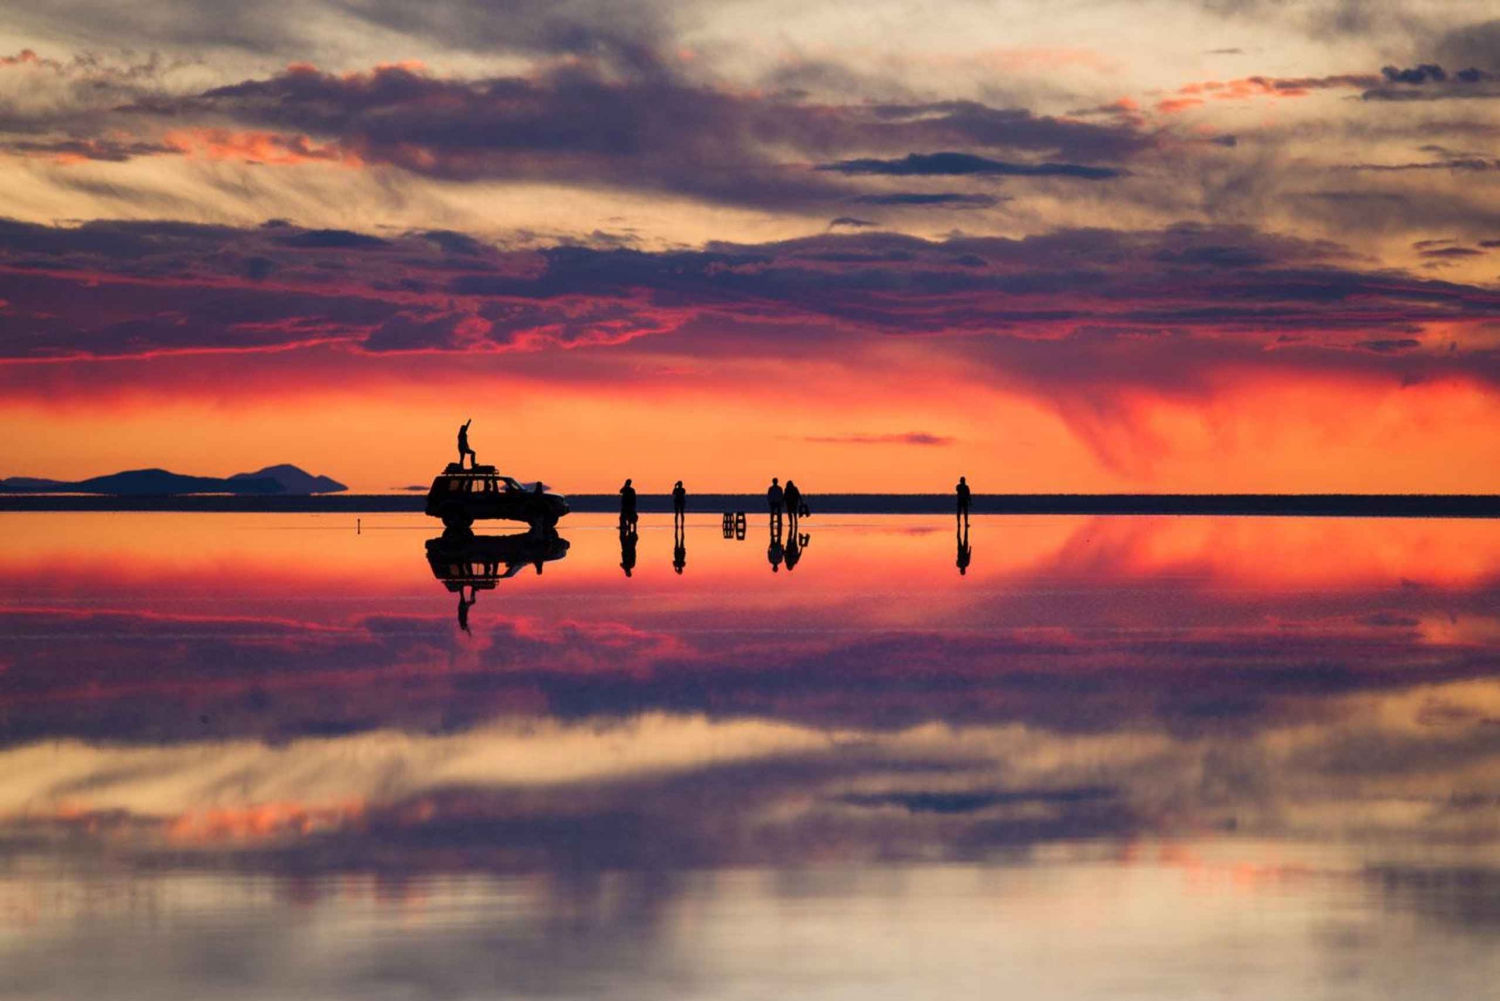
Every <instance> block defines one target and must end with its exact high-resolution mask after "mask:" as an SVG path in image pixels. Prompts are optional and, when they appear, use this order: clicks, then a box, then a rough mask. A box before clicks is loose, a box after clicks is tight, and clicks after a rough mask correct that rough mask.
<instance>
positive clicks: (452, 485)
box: [427, 462, 568, 528]
mask: <svg viewBox="0 0 1500 1001" xmlns="http://www.w3.org/2000/svg"><path fill="white" fill-rule="evenodd" d="M427 513H428V514H430V515H431V516H432V517H434V518H441V519H443V526H444V527H445V528H468V527H469V526H470V525H472V524H473V523H474V522H476V521H479V520H482V519H488V518H502V519H505V520H508V521H524V522H526V524H528V525H530V526H531V527H533V528H555V527H556V526H557V519H559V518H561V517H562V516H563V515H565V514H567V513H568V500H567V498H566V497H563V496H562V495H561V494H555V493H552V492H551V491H549V490H544V489H543V488H542V485H541V484H540V483H538V484H536V485H535V486H533V487H532V488H531V489H527V488H526V487H524V486H522V485H521V484H519V483H517V482H516V481H515V480H513V479H511V478H510V477H509V476H501V475H500V474H499V473H497V472H495V467H494V466H475V467H473V468H472V469H463V468H461V467H460V466H459V464H458V463H456V462H450V463H448V468H447V469H445V470H443V472H442V474H441V475H439V476H438V477H437V478H436V479H434V480H433V481H432V489H431V490H429V491H428V492H427Z"/></svg>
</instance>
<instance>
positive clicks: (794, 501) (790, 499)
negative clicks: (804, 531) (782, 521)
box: [784, 480, 802, 570]
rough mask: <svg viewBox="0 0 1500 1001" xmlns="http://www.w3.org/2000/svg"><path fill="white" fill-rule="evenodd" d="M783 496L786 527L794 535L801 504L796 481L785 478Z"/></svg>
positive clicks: (799, 491)
mask: <svg viewBox="0 0 1500 1001" xmlns="http://www.w3.org/2000/svg"><path fill="white" fill-rule="evenodd" d="M784 497H785V500H786V518H787V522H788V524H787V527H788V528H789V529H790V530H791V533H792V535H793V536H795V535H796V534H797V518H798V512H799V510H800V508H801V506H802V491H801V490H798V489H797V484H796V483H794V482H793V481H791V480H787V481H786V493H785V495H784ZM787 569H788V570H790V569H791V567H787Z"/></svg>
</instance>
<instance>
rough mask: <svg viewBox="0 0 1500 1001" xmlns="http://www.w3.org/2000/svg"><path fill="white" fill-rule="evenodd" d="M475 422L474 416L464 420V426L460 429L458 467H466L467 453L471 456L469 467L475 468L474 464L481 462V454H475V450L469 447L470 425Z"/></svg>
mask: <svg viewBox="0 0 1500 1001" xmlns="http://www.w3.org/2000/svg"><path fill="white" fill-rule="evenodd" d="M473 423H474V418H472V417H470V418H469V419H468V420H466V421H464V423H463V426H462V427H460V428H459V429H458V468H459V469H462V468H464V456H466V455H467V456H468V457H469V468H470V469H473V468H474V466H475V465H477V464H478V462H479V456H477V455H475V454H474V450H473V449H472V448H470V447H469V425H470V424H473Z"/></svg>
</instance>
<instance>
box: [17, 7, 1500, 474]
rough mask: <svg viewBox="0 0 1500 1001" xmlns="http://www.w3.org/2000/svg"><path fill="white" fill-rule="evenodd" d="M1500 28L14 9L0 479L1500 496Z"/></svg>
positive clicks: (592, 12) (675, 11)
mask: <svg viewBox="0 0 1500 1001" xmlns="http://www.w3.org/2000/svg"><path fill="white" fill-rule="evenodd" d="M1485 6H1486V5H1484V4H1482V3H1475V2H1473V0H1409V2H1399V3H1398V2H1394V0H1392V2H1377V0H1368V2H1362V0H1305V2H1304V0H1298V2H1293V0H1154V2H1139V3H1138V2H1127V0H1048V2H1042V0H992V2H953V3H949V4H945V5H930V4H912V3H907V2H892V0H867V2H863V3H860V4H857V5H856V4H831V3H824V4H806V3H792V2H787V0H719V2H714V3H705V2H701V0H684V2H677V3H666V2H657V0H612V2H605V0H429V2H424V3H420V4H416V3H411V2H409V0H296V2H293V0H232V2H230V0H196V2H193V0H138V2H133V3H120V2H117V0H115V2H105V0H48V2H46V3H36V2H31V3H26V2H23V3H19V4H10V5H7V6H6V8H5V9H4V10H3V11H0V476H16V475H23V476H51V477H59V478H80V477H85V476H91V475H96V474H101V473H108V472H113V471H116V470H119V469H127V468H139V467H143V466H164V467H167V468H170V469H173V470H176V471H179V472H185V473H198V474H206V475H225V474H230V473H234V472H239V471H243V470H251V469H257V468H260V467H262V466H265V465H268V464H271V463H276V462H293V463H296V464H298V465H300V466H302V467H304V468H306V469H308V470H310V471H312V472H316V473H324V474H327V475H330V476H333V477H335V478H337V479H339V480H341V481H343V482H345V483H347V484H349V485H350V487H351V488H353V489H355V490H359V491H385V490H389V489H392V488H399V487H404V486H407V485H412V484H425V483H426V482H428V481H429V480H430V478H431V476H432V475H433V473H435V472H436V471H437V470H438V469H439V468H440V467H441V465H442V464H443V463H444V462H447V461H449V460H450V459H451V458H452V457H453V454H454V453H453V433H454V431H455V429H456V426H457V425H458V424H459V423H460V422H461V421H462V420H463V419H465V418H468V417H472V418H473V419H474V426H473V429H472V432H471V436H472V441H473V444H474V446H475V448H476V449H477V450H478V452H479V457H480V460H481V461H488V462H495V463H497V464H499V465H500V466H501V467H502V468H503V469H504V470H506V471H508V472H512V473H514V474H515V475H517V476H518V477H520V478H523V479H532V478H538V477H540V478H544V479H546V480H547V481H548V482H549V483H552V484H554V485H555V486H557V487H558V488H559V489H562V490H564V491H575V492H588V491H599V490H609V489H614V488H615V487H616V486H618V484H619V481H620V480H621V479H623V478H624V477H625V476H633V477H635V479H636V480H637V484H638V485H639V486H641V487H643V488H644V490H646V491H648V492H662V491H665V490H666V489H668V488H670V486H671V482H672V481H673V480H675V479H678V478H683V479H685V480H687V481H688V484H689V487H690V489H697V490H705V491H706V490H752V489H757V488H759V487H761V486H762V485H763V484H764V483H765V481H766V480H767V479H768V478H769V477H770V476H772V475H780V476H783V477H785V476H787V475H792V476H795V477H796V478H797V479H798V481H799V482H800V483H803V484H805V486H806V489H808V490H810V491H812V492H818V491H833V490H858V491H865V490H868V491H895V492H924V491H937V490H945V489H948V488H950V487H951V485H952V483H953V481H954V480H955V479H956V477H957V476H958V475H959V474H960V473H964V474H966V475H968V477H969V479H970V480H971V481H972V482H973V483H974V484H975V486H976V489H978V490H980V491H982V492H1005V491H1012V490H1014V491H1079V492H1090V491H1114V490H1145V491H1157V490H1160V491H1173V490H1180V491H1321V490H1334V491H1354V492H1363V491H1393V492H1456V491H1472V492H1489V491H1497V490H1500V433H1497V432H1500V393H1497V386H1500V20H1489V21H1483V20H1482V19H1483V16H1484V14H1485ZM1489 13H1491V14H1494V13H1496V12H1495V10H1494V9H1493V8H1492V9H1491V10H1490V11H1489Z"/></svg>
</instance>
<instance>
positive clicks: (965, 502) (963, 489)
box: [954, 476, 969, 525]
mask: <svg viewBox="0 0 1500 1001" xmlns="http://www.w3.org/2000/svg"><path fill="white" fill-rule="evenodd" d="M954 490H956V491H957V493H958V517H959V519H960V520H961V521H963V523H964V524H965V525H967V524H968V523H969V481H968V480H966V479H964V478H963V477H962V476H960V477H959V478H958V486H957V487H955V488H954Z"/></svg>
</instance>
